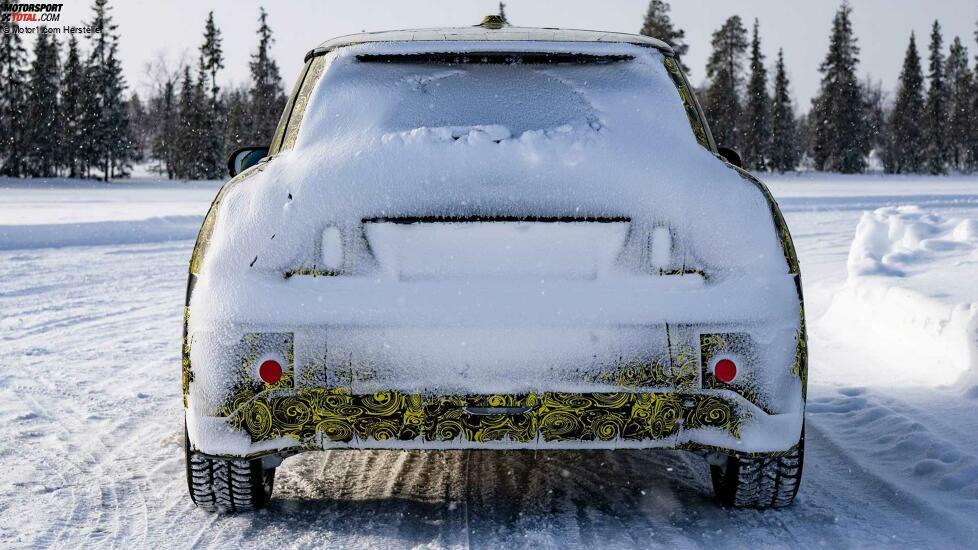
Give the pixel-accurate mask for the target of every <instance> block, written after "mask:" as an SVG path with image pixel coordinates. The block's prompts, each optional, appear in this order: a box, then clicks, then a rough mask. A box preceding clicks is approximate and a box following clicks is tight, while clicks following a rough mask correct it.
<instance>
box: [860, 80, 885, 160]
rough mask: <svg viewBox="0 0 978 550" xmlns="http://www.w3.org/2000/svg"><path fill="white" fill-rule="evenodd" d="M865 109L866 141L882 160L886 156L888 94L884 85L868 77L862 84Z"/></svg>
mask: <svg viewBox="0 0 978 550" xmlns="http://www.w3.org/2000/svg"><path fill="white" fill-rule="evenodd" d="M861 88H862V91H863V109H864V112H865V113H866V140H867V143H868V144H869V150H870V151H871V152H872V151H874V150H875V151H876V153H877V155H879V158H880V159H881V160H882V159H883V158H884V157H885V155H886V148H887V143H886V93H885V92H884V91H883V83H882V82H881V81H879V80H876V81H874V80H873V79H871V78H869V77H866V80H864V81H863V83H862V86H861Z"/></svg>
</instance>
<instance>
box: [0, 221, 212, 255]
mask: <svg viewBox="0 0 978 550" xmlns="http://www.w3.org/2000/svg"><path fill="white" fill-rule="evenodd" d="M201 221H203V217H202V216H164V217H157V218H150V219H146V220H137V221H105V222H91V223H55V224H31V225H0V250H19V249H32V248H61V247H65V246H96V245H106V244H138V243H154V242H164V241H178V240H187V239H194V238H196V237H197V231H198V230H199V229H200V224H201Z"/></svg>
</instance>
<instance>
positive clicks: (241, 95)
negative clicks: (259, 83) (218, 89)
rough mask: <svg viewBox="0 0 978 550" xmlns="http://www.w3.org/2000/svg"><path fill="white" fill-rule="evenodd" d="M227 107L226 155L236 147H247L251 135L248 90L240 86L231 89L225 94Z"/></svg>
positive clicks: (225, 129) (224, 101) (225, 128)
mask: <svg viewBox="0 0 978 550" xmlns="http://www.w3.org/2000/svg"><path fill="white" fill-rule="evenodd" d="M223 103H224V105H225V106H226V108H227V124H226V125H225V127H224V147H225V148H224V156H225V157H227V156H229V155H230V154H231V153H233V152H234V151H235V150H236V149H240V148H241V147H245V146H246V145H247V144H248V141H249V135H250V114H249V111H250V108H249V106H248V103H249V102H248V91H247V90H244V89H240V88H236V89H233V90H230V91H229V92H227V93H226V94H225V95H224V100H223Z"/></svg>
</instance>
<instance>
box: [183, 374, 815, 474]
mask: <svg viewBox="0 0 978 550" xmlns="http://www.w3.org/2000/svg"><path fill="white" fill-rule="evenodd" d="M490 408H504V409H503V410H506V411H507V412H506V413H505V414H485V412H484V411H486V410H488V411H489V412H490V413H491V412H494V411H495V410H496V409H490ZM473 410H475V411H479V413H478V414H473V412H471V411H473ZM802 419H803V408H802V407H799V410H797V411H793V412H791V413H787V414H768V413H766V412H764V411H763V410H761V409H760V408H758V407H757V406H755V405H753V404H752V403H750V402H748V401H747V400H746V399H744V398H743V397H742V396H740V395H738V394H736V393H734V392H731V391H726V390H709V391H700V392H695V393H678V392H654V393H653V392H649V393H640V392H610V393H540V394H532V393H531V394H520V395H503V394H499V395H464V396H462V395H452V396H437V395H428V396H426V395H421V394H406V393H401V392H383V393H377V394H368V395H357V394H349V393H347V392H346V391H345V390H342V389H326V388H315V389H307V390H301V391H281V390H279V391H275V390H269V391H267V392H263V393H262V394H259V395H256V396H253V397H252V398H250V399H248V400H247V401H245V402H243V403H240V404H238V405H237V406H236V409H235V410H234V412H232V413H231V414H230V415H228V416H226V417H197V418H194V419H191V421H190V422H188V426H189V427H190V431H191V440H192V441H194V442H195V447H196V448H197V449H198V450H200V451H202V452H204V453H207V454H211V455H217V456H235V457H245V456H248V457H254V456H261V455H264V454H271V453H275V452H282V451H285V452H298V451H306V450H320V449H331V448H362V449H466V448H483V449H589V448H594V449H598V448H611V449H615V448H671V449H697V448H700V449H716V450H723V451H730V452H743V453H777V452H783V451H787V450H789V449H791V448H792V447H793V446H794V445H796V444H797V442H798V438H799V436H800V433H801V424H802ZM205 432H206V434H207V435H204V434H205ZM215 434H221V435H218V436H215ZM195 435H200V436H202V437H195Z"/></svg>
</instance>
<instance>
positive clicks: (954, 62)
mask: <svg viewBox="0 0 978 550" xmlns="http://www.w3.org/2000/svg"><path fill="white" fill-rule="evenodd" d="M946 77H947V84H948V108H947V111H948V126H947V141H948V153H949V157H950V158H949V159H948V160H949V162H950V163H951V166H953V167H954V169H955V170H960V171H965V170H968V169H969V167H970V166H971V161H972V159H971V158H970V151H971V147H970V145H971V143H970V142H971V141H972V140H975V139H976V137H975V130H974V126H973V125H972V120H973V119H972V116H973V114H972V112H971V95H972V93H974V92H975V91H976V90H974V73H972V72H971V67H969V66H968V49H967V48H965V47H964V45H963V44H962V43H961V39H960V38H959V37H954V41H953V42H951V49H950V50H949V52H948V56H947V65H946Z"/></svg>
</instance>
